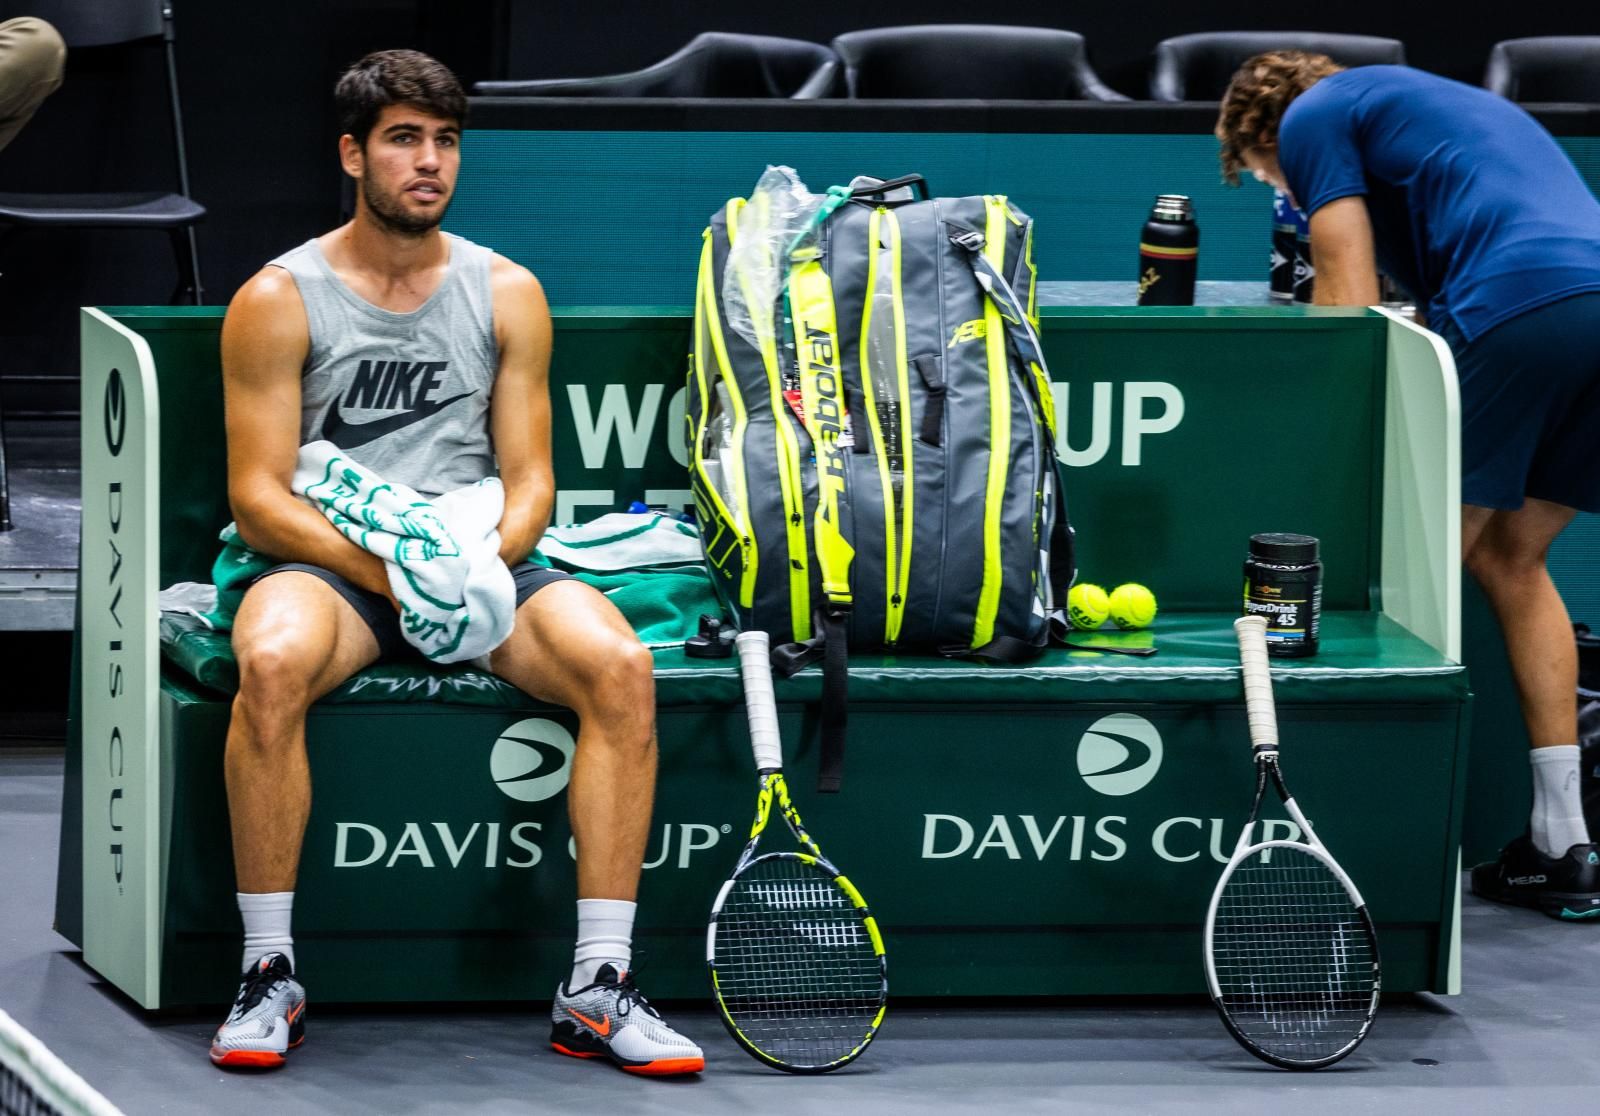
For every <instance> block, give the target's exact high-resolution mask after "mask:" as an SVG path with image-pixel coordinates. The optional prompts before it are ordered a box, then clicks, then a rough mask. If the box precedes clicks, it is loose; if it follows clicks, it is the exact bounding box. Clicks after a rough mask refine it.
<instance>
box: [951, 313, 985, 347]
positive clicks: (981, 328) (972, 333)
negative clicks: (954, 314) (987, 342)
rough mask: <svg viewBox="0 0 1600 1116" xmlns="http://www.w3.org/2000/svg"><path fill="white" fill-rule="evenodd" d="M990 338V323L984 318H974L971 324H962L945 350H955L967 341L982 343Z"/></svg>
mask: <svg viewBox="0 0 1600 1116" xmlns="http://www.w3.org/2000/svg"><path fill="white" fill-rule="evenodd" d="M987 336H989V323H988V322H986V321H984V320H983V319H982V318H973V319H972V320H971V321H970V322H962V323H961V324H960V325H958V326H956V330H955V332H954V333H953V334H951V335H950V344H948V345H946V346H945V348H947V349H953V348H955V347H956V346H957V345H960V344H962V343H964V342H967V341H981V340H983V339H984V338H985V337H987Z"/></svg>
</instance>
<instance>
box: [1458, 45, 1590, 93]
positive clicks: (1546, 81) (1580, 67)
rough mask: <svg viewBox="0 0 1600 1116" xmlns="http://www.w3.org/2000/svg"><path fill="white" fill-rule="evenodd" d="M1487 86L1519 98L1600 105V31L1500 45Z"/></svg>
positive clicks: (1493, 56) (1486, 75)
mask: <svg viewBox="0 0 1600 1116" xmlns="http://www.w3.org/2000/svg"><path fill="white" fill-rule="evenodd" d="M1483 85H1484V88H1485V89H1492V90H1493V91H1494V92H1496V93H1498V94H1500V95H1501V96H1502V97H1508V98H1510V99H1511V100H1513V101H1568V102H1579V103H1587V104H1600V35H1554V36H1549V37H1546V38H1539V39H1507V40H1505V41H1504V42H1499V43H1496V44H1495V45H1494V49H1493V50H1491V51H1490V52H1489V65H1488V67H1487V69H1486V71H1485V72H1484V76H1483Z"/></svg>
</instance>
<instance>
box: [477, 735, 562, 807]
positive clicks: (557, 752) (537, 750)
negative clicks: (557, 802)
mask: <svg viewBox="0 0 1600 1116" xmlns="http://www.w3.org/2000/svg"><path fill="white" fill-rule="evenodd" d="M576 749H577V744H576V742H575V741H574V740H573V739H572V734H571V733H570V732H568V731H567V730H566V729H565V728H563V727H562V726H561V725H559V724H557V723H556V722H555V721H548V720H545V719H544V718H543V717H530V718H529V719H528V720H526V721H518V722H517V723H516V724H514V725H512V726H511V727H509V728H507V729H506V730H505V731H504V732H503V733H501V734H500V739H498V740H496V741H495V742H494V751H492V752H490V753H489V775H490V776H491V777H492V778H493V779H494V782H495V786H497V787H499V788H500V789H501V791H503V792H504V793H505V794H506V796H507V797H508V798H515V799H516V800H517V801H518V802H543V801H544V800H545V799H547V798H551V797H553V796H554V795H557V794H560V793H561V791H562V790H564V789H565V788H566V785H567V780H568V779H569V778H570V777H571V775H572V753H573V752H574V751H575V750H576Z"/></svg>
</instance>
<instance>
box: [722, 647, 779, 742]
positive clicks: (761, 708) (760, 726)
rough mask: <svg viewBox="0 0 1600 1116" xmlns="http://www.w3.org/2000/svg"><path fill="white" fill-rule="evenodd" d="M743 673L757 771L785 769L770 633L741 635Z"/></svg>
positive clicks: (740, 658)
mask: <svg viewBox="0 0 1600 1116" xmlns="http://www.w3.org/2000/svg"><path fill="white" fill-rule="evenodd" d="M734 643H735V645H736V646H737V647H738V648H739V673H740V674H741V675H742V676H743V677H744V711H745V716H746V717H747V718H748V719H749V721H750V750H751V751H752V752H754V753H755V757H756V770H758V771H778V770H780V769H782V767H783V739H782V738H781V737H780V736H779V735H778V702H777V699H776V698H775V697H774V696H773V693H772V661H771V659H770V658H769V657H768V651H767V633H766V632H740V633H739V637H738V638H737V639H736V640H734Z"/></svg>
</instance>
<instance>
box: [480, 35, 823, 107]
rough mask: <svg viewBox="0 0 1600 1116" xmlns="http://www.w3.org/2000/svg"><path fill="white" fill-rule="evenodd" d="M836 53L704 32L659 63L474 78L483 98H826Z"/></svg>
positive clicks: (803, 45) (770, 39)
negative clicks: (557, 74) (591, 73)
mask: <svg viewBox="0 0 1600 1116" xmlns="http://www.w3.org/2000/svg"><path fill="white" fill-rule="evenodd" d="M838 67H839V63H838V59H836V58H835V57H834V55H833V52H832V51H831V50H829V49H828V48H827V47H825V46H821V45H819V44H817V43H809V42H805V41H804V40H801V39H779V38H773V37H772V36H769V35H735V34H730V33H728V32H724V31H707V32H704V33H703V34H699V35H696V36H695V37H694V38H693V39H691V40H690V41H689V44H688V45H687V46H685V47H684V48H683V49H682V50H680V51H678V52H677V53H676V54H673V55H671V56H669V57H667V58H663V59H662V60H661V61H660V62H657V63H655V64H654V65H651V66H646V67H645V68H644V69H642V70H634V71H632V72H631V73H626V74H606V75H604V76H601V77H587V78H549V79H545V80H540V81H480V82H478V83H477V84H475V85H474V86H473V92H475V93H478V94H479V95H482V96H489V97H797V98H810V97H826V96H828V95H829V94H830V93H831V92H832V91H833V87H834V82H835V79H836V76H837V73H838Z"/></svg>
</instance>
